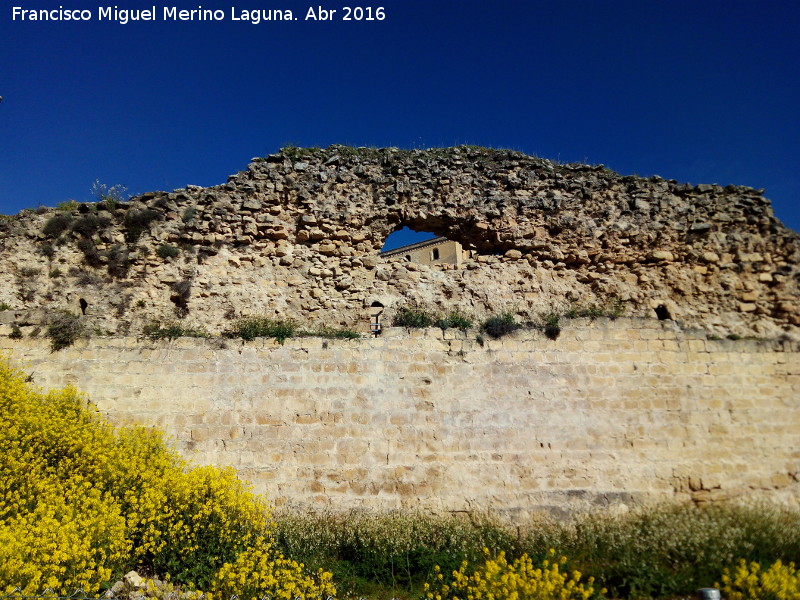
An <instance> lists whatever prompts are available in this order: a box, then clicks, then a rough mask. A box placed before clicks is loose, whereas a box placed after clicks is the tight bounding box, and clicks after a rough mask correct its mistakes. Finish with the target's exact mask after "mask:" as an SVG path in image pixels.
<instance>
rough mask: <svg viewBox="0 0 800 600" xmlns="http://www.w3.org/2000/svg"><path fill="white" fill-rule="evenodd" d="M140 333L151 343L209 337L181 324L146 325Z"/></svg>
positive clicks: (203, 332) (200, 330) (204, 332)
mask: <svg viewBox="0 0 800 600" xmlns="http://www.w3.org/2000/svg"><path fill="white" fill-rule="evenodd" d="M140 302H141V301H140ZM142 333H143V334H144V336H145V337H146V338H149V339H151V340H153V341H157V340H174V339H177V338H179V337H196V338H206V337H209V336H208V333H207V332H206V331H204V330H202V329H199V328H195V327H188V326H186V325H183V324H182V323H164V324H162V323H148V324H147V325H145V326H144V327H142Z"/></svg>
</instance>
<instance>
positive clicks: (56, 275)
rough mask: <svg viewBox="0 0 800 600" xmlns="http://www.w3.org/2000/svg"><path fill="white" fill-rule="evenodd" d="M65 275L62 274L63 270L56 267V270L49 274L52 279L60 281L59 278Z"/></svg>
mask: <svg viewBox="0 0 800 600" xmlns="http://www.w3.org/2000/svg"><path fill="white" fill-rule="evenodd" d="M63 274H64V273H62V272H61V269H59V268H58V267H56V268H55V269H52V270H51V271H50V273H49V275H50V279H58V278H59V277H61V276H62V275H63Z"/></svg>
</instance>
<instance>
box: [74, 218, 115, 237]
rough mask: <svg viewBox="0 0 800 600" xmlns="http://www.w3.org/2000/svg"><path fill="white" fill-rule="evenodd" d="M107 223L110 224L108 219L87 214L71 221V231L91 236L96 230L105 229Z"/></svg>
mask: <svg viewBox="0 0 800 600" xmlns="http://www.w3.org/2000/svg"><path fill="white" fill-rule="evenodd" d="M109 225H111V221H110V220H109V219H107V218H105V217H97V216H96V215H93V214H88V215H85V216H83V217H81V218H80V219H78V220H77V221H75V222H74V223H72V232H73V233H77V234H78V235H82V236H84V237H92V236H93V235H94V234H95V233H97V231H98V230H100V229H105V228H106V227H108V226H109Z"/></svg>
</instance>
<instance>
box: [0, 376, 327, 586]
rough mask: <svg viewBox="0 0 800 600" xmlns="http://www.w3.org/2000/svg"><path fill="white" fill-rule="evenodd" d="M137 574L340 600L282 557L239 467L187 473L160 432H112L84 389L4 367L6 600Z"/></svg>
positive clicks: (1, 566)
mask: <svg viewBox="0 0 800 600" xmlns="http://www.w3.org/2000/svg"><path fill="white" fill-rule="evenodd" d="M134 568H135V569H137V570H140V571H142V572H146V573H150V574H153V575H156V576H159V577H160V578H168V579H169V580H171V581H172V582H174V583H176V584H178V585H180V586H182V587H183V589H185V590H201V591H204V592H207V593H208V594H209V595H210V597H212V598H226V599H227V598H229V597H230V596H231V595H232V594H238V595H239V597H240V598H242V599H243V600H244V599H247V600H249V599H251V598H256V597H259V598H260V597H263V596H269V597H271V598H283V599H285V600H294V599H301V600H306V599H311V598H314V599H316V598H321V597H327V596H333V595H334V594H335V589H334V587H333V585H332V583H331V575H330V574H328V573H323V572H317V573H311V572H309V571H308V570H306V569H304V568H303V566H302V565H300V564H299V563H297V562H296V561H294V560H291V559H288V558H286V557H285V556H283V555H282V554H281V553H280V552H278V551H277V550H275V549H274V541H273V538H272V534H271V531H270V527H269V517H268V514H267V511H266V507H265V505H264V504H263V502H262V501H261V500H260V499H258V498H257V497H255V496H253V495H252V494H251V493H250V492H249V490H248V488H247V487H246V486H245V484H243V483H242V482H241V481H240V480H239V479H238V478H237V477H236V475H235V472H234V471H233V469H230V468H228V469H218V468H214V467H203V468H195V469H189V468H188V467H187V465H186V464H185V463H184V462H183V461H182V460H181V459H180V458H179V457H178V456H177V454H176V453H175V452H174V451H172V450H170V449H168V448H167V446H166V444H165V442H164V440H163V439H162V437H161V434H160V433H159V432H157V431H156V430H154V429H146V428H122V429H118V430H114V429H112V428H111V427H110V426H109V425H108V424H107V423H105V422H104V421H103V420H102V419H101V418H100V416H99V415H98V413H97V411H96V410H95V409H94V408H92V407H91V405H89V404H88V402H87V401H86V400H85V399H84V398H83V397H81V396H80V395H79V394H78V393H77V392H76V391H75V390H74V389H71V388H67V389H65V390H62V391H57V392H50V393H48V394H42V393H40V392H38V391H37V390H35V389H34V388H32V387H31V386H30V385H28V384H26V383H25V381H24V376H23V375H22V374H21V373H18V372H16V371H14V370H12V369H10V368H9V367H8V366H7V365H6V364H4V363H0V594H2V593H9V592H10V591H11V590H12V589H14V588H16V587H20V588H21V589H22V594H23V595H35V594H41V593H43V592H44V591H45V590H46V589H48V588H49V589H51V590H53V591H54V592H55V594H59V595H67V594H70V593H72V592H73V591H74V590H75V589H76V588H81V589H82V590H83V591H84V592H87V593H89V594H95V593H98V591H99V590H101V589H102V588H103V587H104V586H106V585H107V584H108V583H109V582H111V581H113V580H114V579H115V578H118V577H120V576H121V575H122V574H123V573H125V572H127V571H129V570H131V569H134Z"/></svg>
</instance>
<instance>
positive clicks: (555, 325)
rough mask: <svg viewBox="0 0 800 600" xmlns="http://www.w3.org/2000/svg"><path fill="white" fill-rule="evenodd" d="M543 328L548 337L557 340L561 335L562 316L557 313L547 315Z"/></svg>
mask: <svg viewBox="0 0 800 600" xmlns="http://www.w3.org/2000/svg"><path fill="white" fill-rule="evenodd" d="M543 321H544V323H543V325H542V330H543V331H544V334H545V335H546V336H547V337H548V339H551V340H556V339H558V336H559V335H561V317H559V316H558V315H557V314H549V315H545V316H544V318H543Z"/></svg>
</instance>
